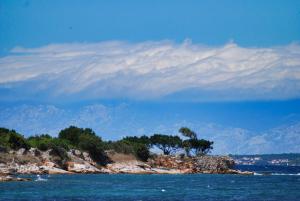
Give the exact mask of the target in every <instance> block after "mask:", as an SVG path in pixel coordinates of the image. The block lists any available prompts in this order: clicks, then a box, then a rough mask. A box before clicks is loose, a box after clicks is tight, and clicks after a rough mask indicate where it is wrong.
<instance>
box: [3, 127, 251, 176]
mask: <svg viewBox="0 0 300 201" xmlns="http://www.w3.org/2000/svg"><path fill="white" fill-rule="evenodd" d="M0 131H1V132H0V140H1V141H0V142H1V143H2V146H1V147H0V175H2V176H0V181H24V180H26V179H21V178H14V177H10V176H9V177H8V176H7V175H18V174H195V173H204V174H247V175H248V174H252V173H251V172H241V171H238V170H234V169H233V167H234V160H233V159H231V158H230V157H228V156H210V155H207V154H206V153H205V152H206V151H207V149H210V148H211V147H209V146H208V148H207V149H204V146H205V145H207V144H208V145H211V144H212V143H211V142H209V141H204V140H197V139H196V138H195V137H194V138H191V139H192V140H191V139H190V140H187V141H183V142H182V141H181V139H180V138H179V137H178V136H167V135H157V134H156V135H154V137H153V136H151V137H150V138H148V137H146V136H142V137H126V138H125V139H123V140H121V141H117V142H106V143H103V141H101V139H100V138H99V137H98V136H96V135H95V134H94V133H93V132H92V131H91V130H86V129H81V128H76V127H70V128H67V129H65V130H63V131H61V132H60V135H59V138H52V137H50V136H49V135H41V136H34V137H29V138H28V139H25V138H23V137H22V136H21V135H19V134H17V133H16V132H15V131H13V130H8V129H2V130H1V129H0ZM184 132H186V131H184ZM74 133H75V134H74ZM74 136H75V137H76V136H77V137H78V138H77V139H76V138H75V140H74ZM72 140H74V141H76V140H78V143H77V144H76V143H74V142H73V141H72ZM207 142H209V143H207ZM184 143H186V145H184ZM187 143H190V144H187ZM193 143H194V144H193ZM197 143H198V144H199V145H197ZM205 143H207V144H205ZM3 145H6V146H3ZM150 146H157V147H158V148H161V150H162V151H163V153H161V154H159V153H152V152H150V151H149V149H150ZM196 146H199V149H197V148H196ZM182 147H183V148H185V150H188V148H189V150H188V151H186V154H184V153H182V152H181V153H177V154H174V153H176V152H175V151H177V150H180V149H182ZM201 149H202V150H201ZM191 150H194V151H195V153H196V154H193V155H191V154H190V151H191ZM198 151H201V153H200V154H199V153H198Z"/></svg>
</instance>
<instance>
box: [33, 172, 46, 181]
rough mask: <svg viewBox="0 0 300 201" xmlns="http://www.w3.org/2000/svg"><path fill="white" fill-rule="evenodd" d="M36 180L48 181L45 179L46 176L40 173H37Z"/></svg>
mask: <svg viewBox="0 0 300 201" xmlns="http://www.w3.org/2000/svg"><path fill="white" fill-rule="evenodd" d="M36 177H37V178H36V180H34V181H48V179H44V178H42V177H41V176H40V175H39V174H38V175H36Z"/></svg>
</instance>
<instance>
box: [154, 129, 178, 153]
mask: <svg viewBox="0 0 300 201" xmlns="http://www.w3.org/2000/svg"><path fill="white" fill-rule="evenodd" d="M150 141H151V144H152V146H156V147H157V148H159V149H160V150H162V151H163V153H164V154H165V155H169V154H171V153H174V152H176V151H177V150H178V149H179V148H180V147H181V145H182V140H181V139H180V138H179V137H178V136H172V135H162V134H154V135H153V136H151V137H150Z"/></svg>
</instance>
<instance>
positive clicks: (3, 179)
mask: <svg viewBox="0 0 300 201" xmlns="http://www.w3.org/2000/svg"><path fill="white" fill-rule="evenodd" d="M8 181H31V179H29V178H19V177H12V176H0V182H8Z"/></svg>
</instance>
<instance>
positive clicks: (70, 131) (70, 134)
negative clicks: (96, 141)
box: [58, 126, 96, 146]
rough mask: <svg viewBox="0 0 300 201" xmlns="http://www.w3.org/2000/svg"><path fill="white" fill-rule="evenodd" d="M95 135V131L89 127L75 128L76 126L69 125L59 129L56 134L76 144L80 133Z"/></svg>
mask: <svg viewBox="0 0 300 201" xmlns="http://www.w3.org/2000/svg"><path fill="white" fill-rule="evenodd" d="M84 134H86V135H91V136H96V134H95V132H94V131H93V130H92V129H90V128H85V129H83V128H77V127H76V126H70V127H69V128H65V129H63V130H61V131H60V132H59V134H58V138H60V139H65V140H68V141H69V142H70V143H71V144H73V145H75V146H77V145H78V144H79V142H80V141H79V138H80V136H81V135H84Z"/></svg>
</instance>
